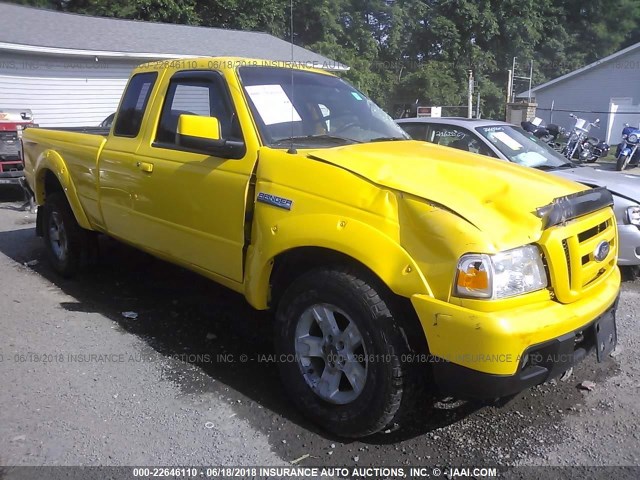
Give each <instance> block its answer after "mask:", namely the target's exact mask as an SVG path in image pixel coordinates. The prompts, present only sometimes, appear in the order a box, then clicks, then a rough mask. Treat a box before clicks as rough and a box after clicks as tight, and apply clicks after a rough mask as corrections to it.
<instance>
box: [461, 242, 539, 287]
mask: <svg viewBox="0 0 640 480" xmlns="http://www.w3.org/2000/svg"><path fill="white" fill-rule="evenodd" d="M547 285H548V281H547V272H546V271H545V269H544V264H543V263H542V254H541V253H540V250H539V249H538V247H536V246H535V245H527V246H525V247H520V248H515V249H513V250H507V251H506V252H500V253H498V254H496V255H486V254H475V253H471V254H466V255H463V256H462V257H461V258H460V261H459V262H458V271H457V274H456V282H455V294H456V295H457V296H460V297H471V298H492V299H499V298H507V297H513V296H515V295H522V294H524V293H529V292H534V291H536V290H540V289H542V288H545V287H546V286H547Z"/></svg>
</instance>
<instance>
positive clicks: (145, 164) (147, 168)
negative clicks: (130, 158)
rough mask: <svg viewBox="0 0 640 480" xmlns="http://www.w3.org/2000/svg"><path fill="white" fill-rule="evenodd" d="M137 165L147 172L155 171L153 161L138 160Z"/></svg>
mask: <svg viewBox="0 0 640 480" xmlns="http://www.w3.org/2000/svg"><path fill="white" fill-rule="evenodd" d="M136 167H138V168H139V169H140V170H142V171H143V172H146V173H151V172H153V163H150V162H136Z"/></svg>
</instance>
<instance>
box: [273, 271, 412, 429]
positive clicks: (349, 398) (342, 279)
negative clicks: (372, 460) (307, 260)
mask: <svg viewBox="0 0 640 480" xmlns="http://www.w3.org/2000/svg"><path fill="white" fill-rule="evenodd" d="M387 296H388V294H387V292H385V291H384V287H382V286H378V285H377V284H376V282H375V281H374V280H372V279H370V278H368V276H367V275H366V274H362V273H359V272H356V271H353V270H351V269H348V268H336V269H326V268H320V269H316V270H312V271H310V272H308V273H306V274H304V275H303V276H302V277H300V278H298V279H297V280H296V281H295V282H294V283H293V285H292V286H291V287H289V289H288V290H287V291H286V293H285V294H284V296H283V297H282V300H281V301H280V305H279V308H278V311H277V314H276V335H275V340H276V351H277V352H278V354H279V355H278V360H279V366H280V373H281V376H282V380H283V383H284V386H285V388H286V390H287V391H288V393H289V396H290V398H291V399H292V401H293V402H294V403H295V404H296V405H297V406H298V408H299V409H300V410H302V411H303V412H304V413H305V414H306V415H307V416H308V417H309V418H310V419H311V420H312V421H314V422H315V423H317V424H318V425H320V426H322V427H323V428H326V429H327V430H329V431H331V432H333V433H335V434H338V435H342V436H347V437H361V436H366V435H370V434H372V433H375V432H377V431H379V430H381V429H383V428H384V427H385V426H387V425H388V424H391V423H395V422H396V421H398V420H399V419H400V418H401V413H403V412H404V411H405V410H406V409H407V408H408V405H410V402H408V398H409V396H411V395H410V394H409V388H408V387H409V386H410V385H408V384H410V383H411V382H410V381H409V375H408V373H409V368H408V367H409V365H407V364H406V360H407V353H409V352H410V351H411V348H410V347H409V344H408V341H407V337H406V335H404V334H403V331H402V329H401V328H400V326H399V323H398V322H397V320H396V318H395V317H394V314H393V313H392V311H391V304H390V303H389V302H390V300H391V299H390V298H387ZM389 296H390V294H389ZM403 418H404V416H403Z"/></svg>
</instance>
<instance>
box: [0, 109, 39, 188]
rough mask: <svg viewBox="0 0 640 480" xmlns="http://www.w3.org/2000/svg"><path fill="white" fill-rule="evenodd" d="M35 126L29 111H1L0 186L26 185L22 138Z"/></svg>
mask: <svg viewBox="0 0 640 480" xmlns="http://www.w3.org/2000/svg"><path fill="white" fill-rule="evenodd" d="M30 125H33V115H32V113H31V110H29V109H0V185H6V184H10V185H21V186H22V185H24V173H23V171H22V169H23V163H22V155H21V152H20V138H21V136H22V130H23V129H24V128H25V127H26V126H30Z"/></svg>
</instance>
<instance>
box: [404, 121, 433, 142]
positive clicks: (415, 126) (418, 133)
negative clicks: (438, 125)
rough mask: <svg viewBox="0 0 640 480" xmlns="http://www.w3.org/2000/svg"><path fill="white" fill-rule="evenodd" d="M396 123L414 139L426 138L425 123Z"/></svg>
mask: <svg viewBox="0 0 640 480" xmlns="http://www.w3.org/2000/svg"><path fill="white" fill-rule="evenodd" d="M398 125H400V126H401V127H402V129H403V130H404V131H405V132H407V133H408V134H409V135H410V136H411V138H413V139H414V140H423V141H424V140H426V139H427V124H425V123H400V124H398Z"/></svg>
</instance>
